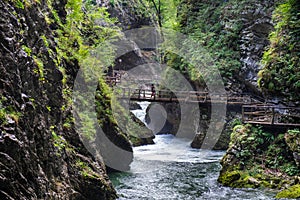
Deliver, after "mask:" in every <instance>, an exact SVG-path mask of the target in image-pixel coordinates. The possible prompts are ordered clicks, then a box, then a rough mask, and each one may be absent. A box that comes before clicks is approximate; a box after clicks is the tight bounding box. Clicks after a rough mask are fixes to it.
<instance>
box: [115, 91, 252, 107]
mask: <svg viewBox="0 0 300 200" xmlns="http://www.w3.org/2000/svg"><path fill="white" fill-rule="evenodd" d="M117 96H118V98H121V99H130V100H132V101H156V102H189V103H228V104H244V103H251V98H250V97H249V96H230V97H228V96H226V95H219V94H210V93H208V92H205V91H173V92H172V91H168V90H159V91H155V92H154V93H153V92H152V91H151V89H133V88H120V91H119V93H118V94H117Z"/></svg>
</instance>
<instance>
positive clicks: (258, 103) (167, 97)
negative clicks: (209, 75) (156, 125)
mask: <svg viewBox="0 0 300 200" xmlns="http://www.w3.org/2000/svg"><path fill="white" fill-rule="evenodd" d="M107 81H108V83H110V85H112V86H115V85H116V84H117V83H120V82H121V77H110V78H108V79H107ZM116 90H117V92H116V94H117V98H119V99H130V100H131V101H149V102H185V103H198V104H200V105H205V104H207V105H208V104H227V105H232V106H241V109H242V121H243V122H244V123H249V124H259V125H271V126H284V127H300V108H299V107H282V106H281V107H280V106H278V105H273V104H267V103H264V102H263V101H264V100H263V99H259V98H257V97H256V98H254V97H253V96H250V95H247V94H243V95H233V96H227V95H226V94H223V95H220V94H213V93H209V92H206V91H169V90H158V91H155V92H153V91H152V90H151V89H143V88H138V89H137V88H130V87H123V88H120V87H119V88H118V89H116Z"/></svg>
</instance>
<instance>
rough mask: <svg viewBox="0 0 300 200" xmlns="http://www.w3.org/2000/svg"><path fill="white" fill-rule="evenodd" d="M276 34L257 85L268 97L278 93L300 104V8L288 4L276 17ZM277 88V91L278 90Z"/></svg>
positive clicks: (288, 0)
mask: <svg viewBox="0 0 300 200" xmlns="http://www.w3.org/2000/svg"><path fill="white" fill-rule="evenodd" d="M273 20H274V22H275V23H276V26H275V30H274V31H273V32H272V33H271V34H270V36H269V38H270V43H271V44H270V46H269V48H268V50H267V51H265V53H264V55H263V59H262V64H263V65H264V68H263V70H262V71H261V72H259V74H258V76H259V79H258V84H259V86H260V88H261V89H262V90H263V91H265V92H267V93H271V94H272V93H274V94H275V93H276V94H277V95H278V94H279V95H282V96H285V97H288V98H289V99H290V100H294V101H296V100H299V95H298V94H299V92H300V81H299V80H300V64H299V63H300V54H299V50H300V46H299V33H300V25H299V24H300V4H299V2H298V1H297V0H286V1H285V2H284V3H282V4H280V5H279V6H278V7H277V8H276V10H275V12H274V14H273ZM275 86H276V87H275Z"/></svg>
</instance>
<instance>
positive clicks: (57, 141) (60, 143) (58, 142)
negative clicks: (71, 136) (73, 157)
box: [50, 126, 67, 152]
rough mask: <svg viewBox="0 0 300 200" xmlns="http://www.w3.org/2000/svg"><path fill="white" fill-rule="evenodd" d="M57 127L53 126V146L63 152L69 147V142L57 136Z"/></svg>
mask: <svg viewBox="0 0 300 200" xmlns="http://www.w3.org/2000/svg"><path fill="white" fill-rule="evenodd" d="M54 129H55V127H54V126H51V127H50V131H51V134H52V139H53V144H54V146H55V147H56V148H57V149H58V151H59V152H61V151H62V150H63V149H65V148H66V146H67V141H66V140H65V139H64V138H63V137H62V136H61V135H57V134H56V133H55V131H54Z"/></svg>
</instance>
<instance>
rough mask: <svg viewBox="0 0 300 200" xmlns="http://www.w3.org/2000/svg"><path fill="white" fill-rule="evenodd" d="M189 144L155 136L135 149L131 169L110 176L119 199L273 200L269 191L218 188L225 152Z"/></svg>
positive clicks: (176, 139) (162, 136)
mask: <svg viewBox="0 0 300 200" xmlns="http://www.w3.org/2000/svg"><path fill="white" fill-rule="evenodd" d="M145 106H146V104H143V105H142V107H143V108H145ZM143 110H144V109H143ZM135 114H137V113H135ZM140 117H141V119H142V120H143V118H142V114H141V115H140ZM189 144H190V141H187V140H184V139H179V138H175V137H174V136H172V135H157V136H156V138H155V144H154V145H146V146H141V147H135V148H134V161H133V162H132V164H131V170H130V171H129V172H118V173H112V174H110V178H111V180H112V182H113V185H114V186H115V188H116V190H117V192H118V195H119V199H130V200H135V199H149V200H150V199H174V200H175V199H176V200H177V199H178V200H185V199H199V200H200V199H201V200H202V199H203V200H206V199H207V200H221V199H222V200H227V199H230V200H231V199H233V200H245V199H251V200H252V199H255V200H263V199H264V200H270V199H274V198H273V196H274V193H272V192H270V191H263V190H253V189H231V188H228V187H223V186H221V185H220V184H218V183H217V178H218V175H219V171H220V168H221V166H220V164H219V162H220V159H221V158H222V156H223V155H224V153H225V152H224V151H209V150H198V149H192V148H191V147H190V145H189Z"/></svg>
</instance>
